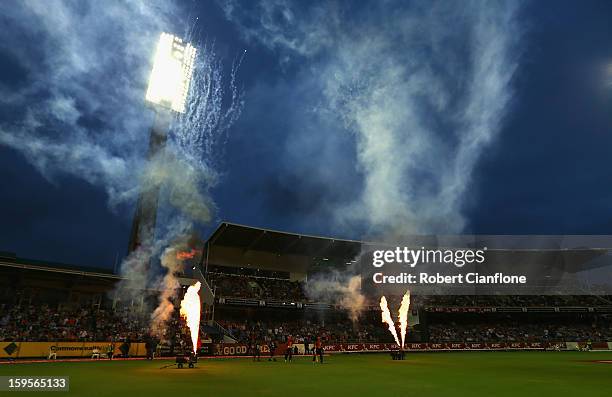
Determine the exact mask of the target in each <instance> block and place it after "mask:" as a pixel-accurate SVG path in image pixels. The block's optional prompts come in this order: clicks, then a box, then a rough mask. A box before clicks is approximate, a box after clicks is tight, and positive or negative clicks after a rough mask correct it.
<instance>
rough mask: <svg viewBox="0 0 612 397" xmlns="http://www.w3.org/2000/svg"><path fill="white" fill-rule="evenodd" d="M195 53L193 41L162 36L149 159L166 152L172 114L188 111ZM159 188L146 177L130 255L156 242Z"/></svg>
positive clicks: (150, 99) (154, 73)
mask: <svg viewBox="0 0 612 397" xmlns="http://www.w3.org/2000/svg"><path fill="white" fill-rule="evenodd" d="M195 56H196V49H195V48H194V47H193V46H192V45H191V44H190V43H185V42H183V40H181V39H180V38H178V37H176V36H174V35H171V34H169V33H162V34H161V36H160V37H159V42H158V43H157V49H156V51H155V58H154V62H153V69H152V70H151V77H150V78H149V87H148V89H147V94H146V96H145V99H146V101H147V104H148V105H149V106H150V107H151V108H152V109H153V110H154V111H155V122H154V124H153V127H152V128H151V134H150V137H149V152H148V160H149V161H151V160H154V159H155V157H156V156H157V155H158V154H160V153H161V152H162V151H163V149H164V147H165V144H166V140H167V137H168V129H169V128H170V121H171V118H172V115H173V114H176V113H184V112H185V102H186V100H187V94H188V92H189V84H190V82H191V76H192V74H193V65H194V62H195ZM159 189H160V186H159V183H156V181H155V180H153V178H145V182H144V186H142V187H141V190H140V194H139V196H138V203H137V205H136V212H135V214H134V220H133V221H132V232H131V234H130V242H129V246H128V254H129V253H131V252H132V251H135V250H136V249H137V248H138V247H140V246H143V245H150V244H151V243H152V242H153V239H154V237H155V222H156V219H157V202H158V197H159Z"/></svg>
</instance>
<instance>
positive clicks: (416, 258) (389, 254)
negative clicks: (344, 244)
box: [372, 247, 487, 268]
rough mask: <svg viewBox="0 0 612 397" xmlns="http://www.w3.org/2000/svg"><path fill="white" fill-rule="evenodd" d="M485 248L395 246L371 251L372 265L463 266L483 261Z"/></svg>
mask: <svg viewBox="0 0 612 397" xmlns="http://www.w3.org/2000/svg"><path fill="white" fill-rule="evenodd" d="M486 250H487V248H486V247H484V248H482V249H478V250H474V249H427V248H425V247H421V248H420V249H413V248H408V247H396V248H395V249H393V250H376V251H373V252H372V266H374V267H377V268H378V267H382V266H384V265H385V264H388V263H399V264H406V265H408V266H410V267H415V266H416V265H417V263H447V264H453V265H455V266H456V267H463V266H465V265H466V264H474V263H477V264H481V263H483V262H484V261H485V252H486Z"/></svg>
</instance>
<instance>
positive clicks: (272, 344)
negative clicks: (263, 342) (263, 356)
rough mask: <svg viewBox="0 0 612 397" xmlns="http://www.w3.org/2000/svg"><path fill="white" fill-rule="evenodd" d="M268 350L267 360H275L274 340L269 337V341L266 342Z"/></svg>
mask: <svg viewBox="0 0 612 397" xmlns="http://www.w3.org/2000/svg"><path fill="white" fill-rule="evenodd" d="M268 350H269V351H270V358H268V361H276V358H274V352H275V351H276V342H274V340H272V339H270V342H269V343H268Z"/></svg>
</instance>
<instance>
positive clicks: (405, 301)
mask: <svg viewBox="0 0 612 397" xmlns="http://www.w3.org/2000/svg"><path fill="white" fill-rule="evenodd" d="M409 308H410V291H406V293H405V294H404V297H403V298H402V303H401V304H400V308H399V322H400V335H401V337H402V345H401V347H402V348H403V347H404V341H405V340H406V330H407V329H408V309H409Z"/></svg>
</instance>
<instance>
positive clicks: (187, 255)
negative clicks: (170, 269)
mask: <svg viewBox="0 0 612 397" xmlns="http://www.w3.org/2000/svg"><path fill="white" fill-rule="evenodd" d="M196 253H197V251H196V250H194V249H193V248H192V249H191V251H179V252H177V253H176V259H180V260H185V259H191V258H193V257H194V256H195V255H196Z"/></svg>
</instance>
